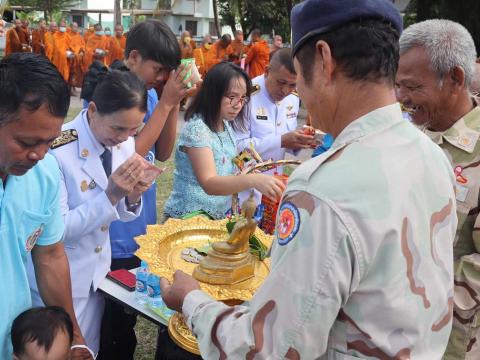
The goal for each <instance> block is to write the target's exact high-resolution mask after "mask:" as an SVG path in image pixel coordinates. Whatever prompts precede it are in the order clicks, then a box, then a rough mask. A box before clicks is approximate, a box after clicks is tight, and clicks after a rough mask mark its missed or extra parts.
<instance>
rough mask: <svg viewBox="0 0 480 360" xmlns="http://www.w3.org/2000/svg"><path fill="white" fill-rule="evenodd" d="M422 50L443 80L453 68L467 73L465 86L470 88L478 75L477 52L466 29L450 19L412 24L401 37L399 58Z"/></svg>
mask: <svg viewBox="0 0 480 360" xmlns="http://www.w3.org/2000/svg"><path fill="white" fill-rule="evenodd" d="M417 46H420V47H423V48H425V51H426V53H427V55H428V56H429V58H430V62H431V67H432V70H433V71H434V72H435V73H436V74H437V76H438V78H439V79H440V80H441V79H443V77H444V76H445V75H446V74H448V73H449V72H450V71H451V70H452V69H453V68H454V67H456V66H459V67H461V68H462V69H463V70H464V71H465V86H466V87H467V89H470V85H471V83H472V79H473V76H474V73H475V59H476V58H477V52H476V50H475V43H474V42H473V39H472V36H471V35H470V33H469V32H468V30H467V29H465V27H463V26H462V25H460V24H459V23H456V22H454V21H450V20H440V19H433V20H426V21H422V22H419V23H417V24H413V25H410V26H409V27H408V28H407V29H405V30H404V31H403V33H402V36H401V37H400V55H402V54H404V53H405V52H407V51H408V50H410V49H411V48H414V47H417Z"/></svg>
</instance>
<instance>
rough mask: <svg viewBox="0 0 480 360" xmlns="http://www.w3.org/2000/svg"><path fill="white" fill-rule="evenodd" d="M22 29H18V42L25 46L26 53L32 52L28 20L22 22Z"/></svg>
mask: <svg viewBox="0 0 480 360" xmlns="http://www.w3.org/2000/svg"><path fill="white" fill-rule="evenodd" d="M21 23H22V27H21V28H20V34H19V35H20V41H21V42H22V44H26V45H27V52H32V41H31V31H30V22H29V21H28V20H22V21H21Z"/></svg>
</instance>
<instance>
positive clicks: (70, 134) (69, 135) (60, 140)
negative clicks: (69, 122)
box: [50, 129, 78, 150]
mask: <svg viewBox="0 0 480 360" xmlns="http://www.w3.org/2000/svg"><path fill="white" fill-rule="evenodd" d="M77 140H78V134H77V130H75V129H70V130H63V131H62V133H61V134H60V136H59V137H57V138H56V139H55V140H54V141H53V143H52V145H51V146H50V149H52V150H53V149H56V148H59V147H60V146H63V145H66V144H69V143H71V142H74V141H77Z"/></svg>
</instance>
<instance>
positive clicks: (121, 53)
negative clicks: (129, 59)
mask: <svg viewBox="0 0 480 360" xmlns="http://www.w3.org/2000/svg"><path fill="white" fill-rule="evenodd" d="M126 44H127V37H126V36H125V35H123V26H122V25H120V24H117V25H115V36H112V37H111V39H110V44H109V45H110V49H109V54H108V65H109V66H110V65H112V64H113V63H114V62H115V61H116V60H120V61H121V60H123V59H124V57H125V46H126Z"/></svg>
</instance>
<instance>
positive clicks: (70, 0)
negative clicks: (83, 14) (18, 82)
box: [9, 0, 80, 20]
mask: <svg viewBox="0 0 480 360" xmlns="http://www.w3.org/2000/svg"><path fill="white" fill-rule="evenodd" d="M79 2H80V0H10V1H9V3H10V5H20V6H30V7H31V8H33V9H36V10H43V12H44V14H45V19H47V20H52V16H53V14H54V13H55V12H59V11H62V10H66V9H67V8H69V7H72V6H75V5H77V4H78V3H79Z"/></svg>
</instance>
